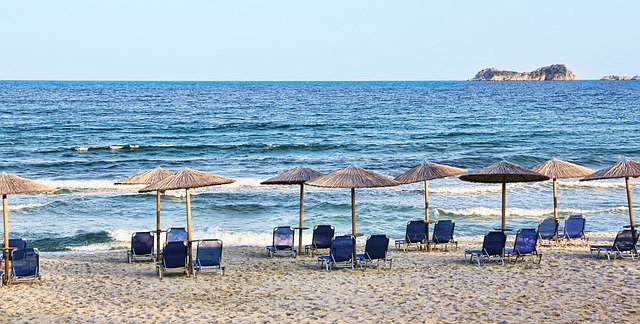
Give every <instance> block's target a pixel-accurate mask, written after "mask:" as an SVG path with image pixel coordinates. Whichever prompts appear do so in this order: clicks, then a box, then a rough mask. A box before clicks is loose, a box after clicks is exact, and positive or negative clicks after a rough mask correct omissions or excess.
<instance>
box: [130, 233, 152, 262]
mask: <svg viewBox="0 0 640 324" xmlns="http://www.w3.org/2000/svg"><path fill="white" fill-rule="evenodd" d="M153 243H154V239H153V234H151V233H150V232H135V233H133V234H132V235H131V250H129V251H127V261H128V262H129V263H131V262H132V261H137V260H139V259H140V260H147V261H154V260H155V256H154V255H153Z"/></svg>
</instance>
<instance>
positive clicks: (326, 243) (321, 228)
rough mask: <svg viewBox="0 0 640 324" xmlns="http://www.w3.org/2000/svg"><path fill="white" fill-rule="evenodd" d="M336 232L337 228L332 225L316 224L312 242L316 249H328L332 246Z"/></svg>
mask: <svg viewBox="0 0 640 324" xmlns="http://www.w3.org/2000/svg"><path fill="white" fill-rule="evenodd" d="M335 232H336V229H335V227H333V226H332V225H316V226H315V227H314V228H313V238H312V239H311V244H312V245H313V246H314V247H315V248H316V249H328V248H330V247H331V239H333V236H334V235H335Z"/></svg>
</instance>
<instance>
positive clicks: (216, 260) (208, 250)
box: [193, 239, 224, 276]
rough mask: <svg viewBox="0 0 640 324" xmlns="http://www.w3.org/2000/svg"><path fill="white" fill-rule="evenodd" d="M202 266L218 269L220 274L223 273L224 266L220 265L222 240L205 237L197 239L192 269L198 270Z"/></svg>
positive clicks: (201, 268)
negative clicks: (204, 238)
mask: <svg viewBox="0 0 640 324" xmlns="http://www.w3.org/2000/svg"><path fill="white" fill-rule="evenodd" d="M204 268H212V269H217V270H219V271H220V275H224V266H223V265H222V240H219V239H206V240H199V241H198V245H197V246H196V259H195V260H193V269H194V270H195V271H196V272H195V275H196V276H197V275H198V272H200V271H202V270H203V269H204Z"/></svg>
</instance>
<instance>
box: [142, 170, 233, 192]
mask: <svg viewBox="0 0 640 324" xmlns="http://www.w3.org/2000/svg"><path fill="white" fill-rule="evenodd" d="M233 182H235V180H233V179H229V178H225V177H223V176H219V175H216V174H213V173H207V172H202V171H198V170H193V169H189V168H185V169H183V170H181V171H180V172H178V173H176V174H174V175H172V176H170V177H168V178H166V179H164V180H161V181H159V182H156V183H153V184H150V185H148V186H146V187H144V188H142V189H140V192H149V191H166V190H177V189H191V188H200V187H208V186H216V185H223V184H228V183H233Z"/></svg>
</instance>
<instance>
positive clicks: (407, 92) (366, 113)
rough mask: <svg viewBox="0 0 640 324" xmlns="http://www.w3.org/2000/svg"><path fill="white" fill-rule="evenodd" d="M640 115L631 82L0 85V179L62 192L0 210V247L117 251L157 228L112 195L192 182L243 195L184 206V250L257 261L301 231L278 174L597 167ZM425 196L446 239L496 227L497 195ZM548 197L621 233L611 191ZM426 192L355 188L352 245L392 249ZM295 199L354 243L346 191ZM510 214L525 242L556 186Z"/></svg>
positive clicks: (202, 192) (131, 199)
mask: <svg viewBox="0 0 640 324" xmlns="http://www.w3.org/2000/svg"><path fill="white" fill-rule="evenodd" d="M639 99H640V82H637V81H620V82H615V81H610V82H605V81H576V82H501V83H491V82H488V83H484V82H464V81H459V82H66V81H65V82H57V81H0V113H1V115H0V125H1V127H2V132H1V133H0V157H1V158H0V171H5V172H8V173H14V174H18V175H21V176H24V177H27V178H31V179H34V180H37V181H40V182H43V183H46V184H49V185H52V186H55V187H57V188H59V190H58V191H56V192H55V193H53V194H35V195H15V196H9V209H10V215H9V217H10V222H9V226H10V233H11V236H12V237H13V236H21V237H25V238H27V239H28V240H29V242H30V243H31V244H33V245H34V246H37V247H39V248H40V249H41V250H45V251H47V250H48V251H55V250H69V249H70V250H78V249H85V250H87V249H88V250H96V249H110V248H116V247H122V246H125V245H126V242H127V241H128V240H129V236H130V233H131V231H134V230H147V229H153V228H154V227H155V195H154V194H139V193H137V190H138V189H140V187H135V186H133V187H130V186H114V185H113V182H114V181H117V180H120V179H122V178H125V177H127V176H130V175H132V174H135V173H138V172H141V171H145V170H147V169H151V168H155V167H157V166H161V167H164V168H168V169H171V170H173V171H178V170H180V169H182V168H184V167H189V168H194V169H198V170H202V171H207V172H212V173H216V174H220V175H223V176H226V177H231V178H234V179H237V180H238V181H237V182H236V183H235V184H232V185H227V186H220V187H210V188H203V189H196V190H194V191H193V196H192V213H193V228H194V236H195V237H222V238H223V239H224V240H225V244H230V245H240V244H251V245H266V244H267V243H268V242H269V240H270V237H271V236H270V231H271V229H272V228H273V227H274V226H276V225H297V222H298V201H299V200H298V190H299V188H298V187H297V186H262V185H260V184H259V183H260V181H262V180H265V179H267V178H270V177H272V176H274V175H276V174H278V173H279V172H283V171H286V170H288V169H290V168H293V167H295V166H306V167H311V168H314V169H317V170H319V171H323V172H329V171H332V170H335V169H338V168H342V167H344V166H348V165H351V164H356V165H358V166H361V167H364V168H367V169H370V170H373V171H376V172H379V173H382V174H384V175H388V176H392V177H395V176H398V175H400V174H401V173H403V172H405V171H406V170H408V169H409V168H411V167H413V166H415V165H417V164H418V163H420V162H422V161H423V160H427V161H432V162H438V163H443V164H449V165H453V166H458V167H463V168H467V169H469V170H474V169H477V168H480V167H483V166H487V165H489V164H492V163H496V162H500V161H502V160H507V161H510V162H514V163H518V164H520V165H523V166H526V167H531V166H533V165H535V164H537V163H540V162H542V161H544V160H547V159H549V158H552V157H557V158H560V159H564V160H568V161H571V162H574V163H578V164H582V165H585V166H587V167H591V168H593V169H600V168H603V167H606V166H608V165H611V164H612V163H614V162H616V161H617V160H619V159H620V158H622V157H626V158H629V159H636V160H637V159H640V150H639V146H638V138H640V127H638V122H639V121H640V117H638V113H637V112H638V111H639V110H640V100H639ZM429 184H430V206H431V207H432V208H431V210H430V212H431V215H432V217H433V218H434V219H440V218H448V219H454V220H456V222H457V225H456V233H457V235H458V236H470V235H480V234H483V233H485V232H487V231H488V230H490V229H491V228H494V227H498V226H499V224H500V218H499V215H500V186H499V185H483V184H474V183H466V182H462V181H459V180H458V179H457V178H449V179H440V180H434V181H431V182H430V183H429ZM559 184H560V189H559V204H560V213H561V216H566V215H568V214H570V213H584V214H585V215H586V216H587V218H588V221H587V229H588V230H591V231H610V230H611V231H613V230H618V229H620V228H621V227H622V226H623V225H626V224H628V222H629V221H628V216H627V208H626V195H625V191H624V181H623V180H612V181H593V182H578V181H577V180H559ZM632 186H633V189H632V190H633V194H634V196H633V197H634V199H635V200H636V201H638V203H640V200H639V198H640V197H639V195H640V194H638V193H637V191H638V188H637V180H633V181H632ZM423 194H424V192H423V185H422V184H421V183H417V184H412V185H403V186H398V187H392V188H382V189H359V190H357V213H358V232H362V233H365V234H375V233H387V234H388V235H390V236H391V237H392V238H394V237H395V238H400V237H402V236H403V234H404V227H405V224H406V222H407V221H409V220H413V219H420V218H423V217H424V206H423V203H424V201H423ZM305 198H306V200H305V207H306V208H305V219H306V225H308V226H309V227H312V226H313V225H315V224H325V223H329V224H333V225H335V226H336V230H337V232H339V233H349V232H350V231H351V225H350V224H351V223H350V222H351V220H350V213H351V210H350V196H349V190H348V189H325V188H315V187H309V186H307V187H306V195H305ZM507 207H508V213H509V216H508V219H507V224H508V227H512V228H518V227H523V226H536V225H537V223H538V222H539V221H540V220H541V219H542V218H543V217H546V216H549V215H551V214H552V208H553V205H552V197H551V183H550V182H542V183H530V184H510V185H508V196H507ZM184 215H185V199H184V192H180V191H175V192H167V193H166V195H164V196H163V197H162V217H163V219H162V224H163V228H167V227H169V226H184V222H185V216H184ZM307 236H310V235H307ZM307 239H308V238H307V237H305V240H307Z"/></svg>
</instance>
